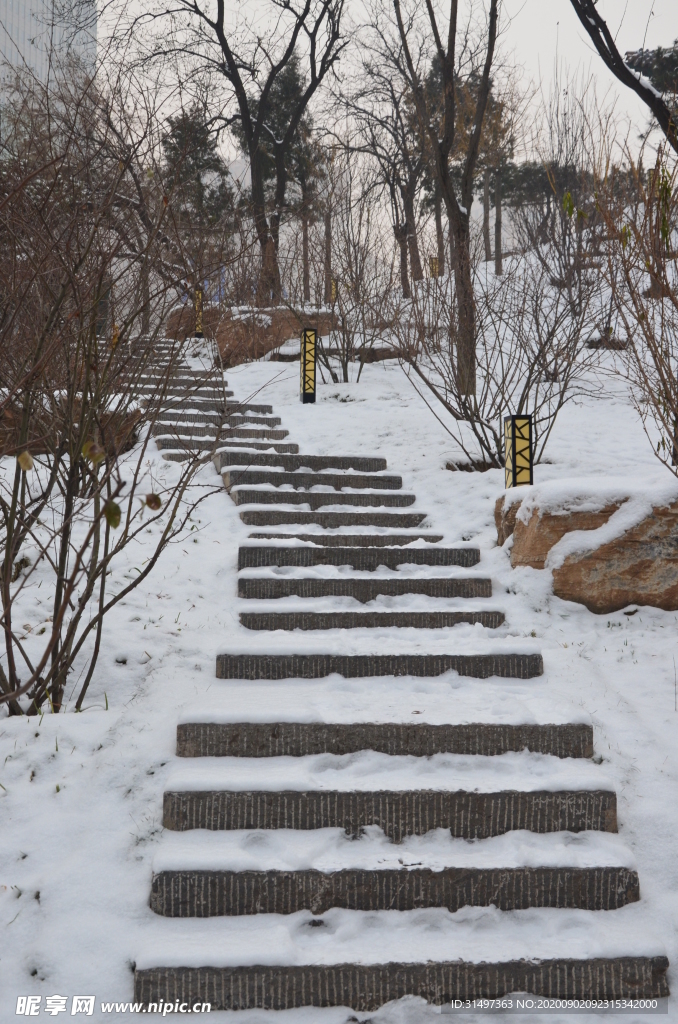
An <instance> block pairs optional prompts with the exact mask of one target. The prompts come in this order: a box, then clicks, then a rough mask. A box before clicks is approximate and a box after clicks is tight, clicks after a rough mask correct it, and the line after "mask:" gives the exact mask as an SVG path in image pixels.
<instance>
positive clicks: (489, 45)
mask: <svg viewBox="0 0 678 1024" xmlns="http://www.w3.org/2000/svg"><path fill="white" fill-rule="evenodd" d="M392 2H393V11H394V13H395V19H396V24H397V30H398V36H399V41H400V46H401V47H402V54H403V59H402V61H398V58H397V52H396V50H395V47H394V48H393V58H394V61H398V64H399V67H400V72H401V74H402V75H403V77H404V78H405V81H406V82H407V86H408V88H409V90H410V93H411V95H412V101H413V103H414V106H415V109H416V112H417V117H418V120H419V128H420V131H421V133H422V135H425V136H426V137H427V139H428V143H429V146H430V151H431V154H432V160H433V166H434V169H435V175H436V178H437V180H438V182H439V185H440V191H441V194H442V199H443V202H444V204H445V209H446V212H447V216H448V219H449V223H450V229H451V233H452V236H453V241H454V261H453V271H454V279H455V294H456V304H457V316H456V318H455V330H456V332H457V333H456V359H455V360H454V372H455V374H456V376H457V379H458V382H459V383H458V387H459V390H460V392H461V393H462V394H465V395H473V394H475V392H476V352H475V346H476V317H475V298H474V292H473V275H472V267H471V242H470V211H471V205H472V203H473V189H474V172H475V168H476V164H477V161H478V154H479V149H480V141H481V136H482V131H483V123H484V118H485V112H486V110H487V104H488V99H489V95H490V86H491V72H492V66H493V61H494V54H495V44H496V40H497V20H498V0H490V7H489V12H488V16H487V24H486V26H485V32H484V45H483V51H484V58H482V57H481V55H480V51H474V52H473V53H470V52H469V51H468V48H466V52H465V57H466V59H467V60H468V61H471V63H472V66H473V67H474V71H475V77H476V88H475V90H474V92H475V104H474V106H475V109H474V116H473V121H472V124H471V128H470V132H469V135H468V139H467V141H466V145H465V151H464V153H463V154H462V155H461V167H460V173H459V174H458V175H455V174H454V173H453V168H452V157H453V154H454V152H455V145H458V143H459V135H460V130H459V129H460V124H459V121H460V118H459V105H458V102H457V94H458V85H459V79H460V68H459V51H458V39H457V32H458V27H459V8H458V4H457V0H450V4H449V8H448V10H447V13H446V15H445V16H441V14H440V12H439V11H438V10H437V9H436V6H435V4H434V2H433V0H426V2H425V14H423V13H422V14H421V15H420V14H419V10H418V9H417V8H414V7H411V8H406V7H405V4H404V0H392ZM445 21H446V22H447V25H446V26H445ZM463 48H464V44H463V41H462V49H463ZM431 60H435V61H436V62H437V66H438V68H439V72H440V78H441V82H442V97H439V96H433V95H432V94H431V90H430V89H427V87H426V76H427V74H428V72H429V69H430V67H431Z"/></svg>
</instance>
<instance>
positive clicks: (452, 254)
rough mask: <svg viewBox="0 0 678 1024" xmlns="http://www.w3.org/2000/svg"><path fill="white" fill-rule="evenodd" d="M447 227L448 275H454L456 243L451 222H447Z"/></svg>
mask: <svg viewBox="0 0 678 1024" xmlns="http://www.w3.org/2000/svg"><path fill="white" fill-rule="evenodd" d="M447 227H448V231H449V235H450V273H454V272H455V269H456V265H457V243H456V239H455V237H454V228H453V227H452V221H451V220H448V222H447Z"/></svg>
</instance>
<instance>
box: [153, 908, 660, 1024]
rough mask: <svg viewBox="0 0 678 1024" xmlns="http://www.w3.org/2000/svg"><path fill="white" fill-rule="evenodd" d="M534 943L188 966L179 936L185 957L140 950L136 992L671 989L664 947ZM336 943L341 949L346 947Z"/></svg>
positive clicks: (300, 995) (222, 1003)
mask: <svg viewBox="0 0 678 1024" xmlns="http://www.w3.org/2000/svg"><path fill="white" fill-rule="evenodd" d="M336 913H341V911H336ZM344 913H347V914H348V913H350V911H344ZM413 913H417V912H416V911H415V912H413ZM418 913H422V912H418ZM498 913H499V911H498ZM528 913H529V912H528ZM534 913H551V911H534ZM552 913H563V911H552ZM570 913H585V912H584V911H570ZM217 920H218V919H217ZM182 924H185V922H182ZM200 924H201V925H202V924H204V922H200ZM318 930H319V931H324V929H318ZM324 937H325V936H324ZM419 937H420V936H419V934H418V933H414V934H412V933H411V934H410V936H409V939H410V942H411V943H417V940H418V939H419ZM210 939H211V941H212V942H214V941H215V938H214V936H211V935H210ZM371 939H372V941H373V942H376V944H377V945H378V946H379V948H380V950H382V951H383V946H382V943H381V934H380V936H379V939H378V940H376V936H375V935H374V933H372V935H371ZM217 941H218V940H217ZM535 945H536V946H537V948H536V949H533V950H531V952H530V953H527V954H526V956H525V958H524V959H522V960H519V959H516V956H517V955H519V954H516V952H515V951H512V952H509V953H508V954H507V958H506V959H505V960H500V961H496V960H494V961H492V960H489V959H488V958H483V959H482V960H481V961H479V962H469V961H468V960H463V959H462V958H461V956H464V955H465V956H468V955H469V954H468V952H467V951H463V952H461V956H460V957H459V958H457V957H454V958H452V959H450V960H448V961H440V960H437V961H435V960H433V959H431V958H430V959H428V960H427V961H425V962H423V963H412V962H411V961H409V960H404V961H400V962H398V961H389V962H385V963H381V964H365V963H359V962H358V963H355V962H350V961H347V960H344V961H342V962H341V963H330V964H319V963H317V961H311V962H310V963H307V964H304V965H294V966H287V965H282V966H275V965H273V966H253V967H244V966H243V967H240V966H235V967H231V966H229V967H205V966H196V967H189V966H185V964H186V957H185V956H184V958H183V959H182V957H181V956H180V955H178V950H179V949H180V948H181V944H180V943H177V944H176V946H175V958H176V959H178V960H179V961H180V964H181V965H180V964H179V963H177V964H176V965H175V966H165V967H150V966H149V967H146V968H144V966H143V965H144V963H149V964H150V963H152V964H162V963H165V964H167V963H168V957H167V955H166V956H165V957H163V955H162V951H161V950H160V949H158V948H157V947H155V948H154V954H153V955H152V956H151V957H150V959H149V958H148V957H146V958H144V959H142V960H141V961H140V960H139V958H137V967H136V970H135V976H134V998H135V1000H136V1001H138V1002H141V1003H146V1004H148V1003H155V1004H156V1005H157V1003H158V1002H159V1001H160V1000H164V1001H165V1002H169V1003H171V1004H172V1005H175V1004H179V1005H180V1004H182V1003H183V1004H185V1005H187V1006H193V1005H194V1004H195V1003H196V1002H198V1003H201V1002H203V1001H204V1002H209V1003H210V1006H211V1009H212V1010H248V1009H267V1010H289V1009H294V1008H298V1007H302V1006H316V1007H327V1006H341V1007H347V1008H349V1009H352V1010H356V1011H358V1012H363V1013H369V1012H373V1011H375V1010H378V1009H379V1008H380V1007H381V1006H383V1005H384V1004H385V1003H388V1002H391V1001H392V1000H396V999H402V998H404V997H405V996H416V997H419V998H421V999H424V1000H425V1001H426V1002H428V1003H433V1004H434V1005H436V1006H440V1005H443V1004H449V1003H451V1002H452V1001H453V1000H463V1001H467V1000H470V999H477V998H479V997H485V998H497V997H500V996H505V995H507V994H510V993H512V992H519V993H525V992H529V993H531V994H532V995H533V996H538V997H539V996H541V997H554V998H555V997H557V998H559V999H574V998H577V999H611V998H616V999H623V998H626V999H653V998H657V997H663V996H667V995H668V994H669V989H668V984H667V981H666V971H667V969H668V960H667V958H666V956H664V955H659V956H655V957H650V956H646V955H642V954H638V955H637V956H623V957H618V958H606V957H599V956H597V957H590V958H589V957H579V958H578V957H577V956H576V955H572V954H571V953H570V951H569V950H565V951H564V953H563V954H562V956H561V957H559V958H553V959H546V958H545V956H546V957H547V956H548V954H546V955H545V953H544V949H543V946H542V945H541V944H540V943H539V942H536V943H535ZM589 945H591V943H590V942H589ZM417 948H418V947H417ZM198 949H199V951H200V952H201V953H202V952H203V950H204V956H205V957H206V959H203V961H202V963H203V964H206V963H210V962H213V961H214V954H213V953H212V954H211V955H210V952H209V951H208V947H207V944H205V945H204V946H202V947H198V946H197V944H194V945H193V946H192V948H191V952H192V954H193V955H196V953H197V952H198ZM268 949H270V946H269V945H268V944H262V954H260V956H259V963H260V964H261V961H262V960H263V959H264V956H265V955H266V954H265V953H263V951H264V950H265V951H268ZM168 952H169V951H168ZM337 952H338V953H339V955H341V950H340V948H339V947H337ZM405 955H407V953H406V954H405ZM438 955H440V954H438ZM481 955H482V954H481ZM269 957H270V953H269V954H268V957H267V958H269Z"/></svg>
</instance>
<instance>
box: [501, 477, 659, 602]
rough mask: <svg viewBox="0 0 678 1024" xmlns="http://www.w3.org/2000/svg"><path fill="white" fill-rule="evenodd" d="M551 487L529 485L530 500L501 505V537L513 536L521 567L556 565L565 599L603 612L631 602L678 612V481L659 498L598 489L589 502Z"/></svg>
mask: <svg viewBox="0 0 678 1024" xmlns="http://www.w3.org/2000/svg"><path fill="white" fill-rule="evenodd" d="M521 490H522V489H521ZM540 490H542V491H543V493H541V494H540ZM549 490H550V489H549V487H548V486H547V487H545V488H542V489H538V488H529V490H528V488H525V496H524V499H523V498H522V495H521V496H519V494H518V493H516V492H507V494H506V495H504V496H502V498H500V499H499V501H498V502H497V504H496V506H495V521H496V523H497V539H498V542H499V543H501V544H503V543H504V542H505V541H506V540H507V539H508V537H509V536H511V535H513V546H512V549H511V565H512V566H513V567H517V566H531V567H532V568H534V569H544V568H546V569H550V570H551V571H552V575H553V592H554V594H556V596H557V597H561V598H563V599H564V600H567V601H576V602H577V603H579V604H583V605H585V606H586V607H587V608H588V609H589V610H590V611H592V612H597V613H599V614H609V613H610V612H615V611H618V610H619V609H620V608H624V607H626V606H627V605H630V604H640V605H650V606H652V607H655V608H663V609H665V610H667V611H675V610H678V498H677V497H676V494H675V491H676V487H675V485H674V486H673V487H670V486H669V487H668V488H667V489H665V492H664V493H657V495H656V499H655V501H652V500H651V497H649V496H648V495H647V494H646V493H643V492H642V491H640V490H639V491H638V492H636V493H629V489H627V493H626V494H625V495H623V494H619V493H616V494H614V493H611V491H610V489H608V492H607V494H602V493H599V494H598V495H596V494H595V489H594V487H592V488H591V491H592V493H590V494H589V495H588V499H587V498H586V497H582V494H577V495H571V496H570V499H569V500H566V499H564V498H562V496H560V500H558V496H556V498H554V494H553V493H549ZM564 490H566V488H565V489H564Z"/></svg>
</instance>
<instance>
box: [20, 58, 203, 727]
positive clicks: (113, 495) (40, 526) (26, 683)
mask: <svg viewBox="0 0 678 1024" xmlns="http://www.w3.org/2000/svg"><path fill="white" fill-rule="evenodd" d="M67 70H68V69H66V72H67ZM66 72H64V75H63V77H58V78H53V79H52V80H51V81H50V87H49V91H48V90H47V89H46V88H45V87H43V86H41V85H40V84H39V83H36V82H32V81H26V80H23V79H19V80H18V81H17V83H16V86H15V89H14V92H13V93H12V94H11V95H9V96H8V95H6V96H5V103H4V106H3V134H2V141H1V143H0V145H1V158H2V169H3V173H2V179H1V182H0V295H2V301H1V302H0V381H1V387H2V391H1V393H0V443H1V451H2V454H3V455H4V456H6V458H5V460H4V461H3V465H2V473H1V474H0V541H1V547H2V563H1V565H0V599H1V600H0V603H1V616H0V626H1V628H2V634H3V646H4V656H3V657H2V658H1V659H0V704H2V703H6V704H8V706H9V710H10V713H12V714H21V713H24V712H28V713H31V714H34V713H37V712H38V711H39V710H41V709H42V708H43V707H44V706H45V705H46V704H48V705H49V706H50V707H51V709H52V710H53V711H54V712H58V711H59V710H61V709H62V708H63V706H64V704H65V702H66V700H67V696H68V695H67V690H66V688H67V682H68V679H69V675H70V673H71V672H72V671H73V670H74V668H75V667H76V666H78V667H79V668H80V670H81V672H82V674H83V675H84V679H82V678H81V681H80V683H79V694H78V697H77V700H76V705H75V706H76V708H80V707H81V706H82V701H83V699H84V697H85V694H86V692H87V688H88V686H89V684H90V681H91V679H92V676H93V673H94V670H95V667H96V663H97V657H98V653H99V650H100V644H101V636H102V630H103V626H104V621H105V619H106V616H107V615H108V614H109V612H110V611H111V609H112V608H113V607H115V605H116V604H118V603H119V602H120V601H121V600H122V599H124V597H125V595H126V594H127V593H129V592H130V590H132V589H134V588H135V587H137V586H139V584H140V583H142V582H143V581H144V580H145V579H146V578H147V577H148V575H149V574H150V573H151V572H152V571H153V568H154V566H155V565H156V563H157V561H158V558H159V557H160V554H161V553H162V551H163V550H164V548H165V547H166V545H167V544H168V543H169V542H170V541H171V540H172V538H174V537H176V536H177V535H178V534H179V533H180V532H181V530H182V529H183V526H184V524H185V523H186V520H187V518H188V516H189V515H190V513H191V511H192V508H194V507H195V503H196V499H194V498H190V499H189V495H188V493H187V488H188V485H189V483H190V481H191V478H192V475H193V472H194V470H195V468H196V461H195V460H192V461H191V460H188V461H187V462H186V463H185V464H184V465H183V466H182V467H181V469H180V470H178V471H176V472H173V473H172V475H171V477H170V478H169V479H168V480H166V481H164V482H163V480H162V479H160V478H159V477H158V475H157V474H155V473H154V472H153V471H152V469H150V468H149V465H148V462H147V458H146V456H147V450H148V449H147V446H148V443H149V439H150V436H151V435H150V428H151V427H152V425H153V422H154V420H155V418H156V417H157V415H158V412H159V409H160V407H161V405H162V403H163V400H164V398H165V396H166V394H167V390H168V385H169V381H170V379H171V376H172V372H173V369H174V366H175V365H176V359H174V358H172V357H170V359H169V361H168V362H167V364H166V365H164V366H158V365H157V360H156V357H155V353H154V340H155V338H157V336H158V332H159V331H160V330H161V327H162V325H163V322H164V319H165V316H166V313H167V311H168V308H169V306H170V305H171V303H172V302H173V301H174V299H175V297H176V294H177V290H176V289H177V288H180V287H181V279H182V278H183V276H184V275H185V267H182V266H181V264H180V261H179V257H178V254H179V246H178V244H177V241H176V239H174V240H173V239H172V237H171V234H169V233H168V231H169V230H170V229H171V222H170V218H169V213H168V211H169V210H170V208H171V202H172V197H171V194H170V195H168V194H167V193H165V192H164V189H163V186H162V183H161V180H160V175H159V174H157V175H156V174H155V173H154V174H152V175H150V176H149V175H148V173H147V172H148V171H149V170H152V169H153V167H154V166H156V167H157V164H155V163H154V158H155V156H156V155H157V146H156V143H157V138H156V136H155V131H154V122H155V118H154V117H152V118H151V119H150V120H146V118H145V115H147V114H150V113H152V111H151V108H150V106H149V105H147V104H140V105H136V106H135V103H134V99H133V97H132V95H131V92H130V88H131V86H130V82H129V81H128V80H127V81H125V80H124V79H123V77H122V76H121V78H120V79H119V80H118V81H117V82H113V83H112V84H111V88H110V89H109V91H108V92H107V93H106V94H105V95H102V93H101V90H100V89H98V88H96V87H95V85H94V83H92V82H91V81H88V80H84V81H83V80H79V79H78V78H77V76H76V77H73V76H71V75H69V74H67V73H66ZM136 98H137V99H139V97H138V96H137V97H136ZM126 103H129V104H130V106H131V108H132V110H133V111H134V113H131V111H130V109H129V108H128V107H127V105H126ZM151 106H152V104H151ZM142 109H143V110H144V116H141V114H140V111H141V110H142ZM142 177H143V178H145V181H146V184H144V186H143V201H144V216H148V217H149V218H150V221H149V224H148V225H147V230H146V234H145V236H144V237H143V239H141V240H139V238H140V236H139V231H138V224H139V218H140V212H139V208H138V202H137V200H138V191H137V181H140V180H141V179H142ZM172 267H173V268H174V273H173V275H171V274H170V268H172ZM146 325H149V328H150V332H149V333H148V334H144V333H143V330H144V329H145V327H146ZM161 475H162V474H161ZM153 523H156V524H157V525H158V526H159V537H158V539H157V540H156V542H155V544H154V545H153V546H152V547H151V548H150V553H149V558H148V560H147V562H146V564H145V565H144V566H143V568H141V570H140V571H139V572H138V573H137V574H136V575H135V576H134V577H133V578H132V579H130V580H129V581H126V582H125V583H124V584H123V585H122V586H121V587H119V588H117V589H116V592H115V593H111V587H110V580H109V576H110V574H111V572H112V571H113V569H114V568H115V567H116V565H117V564H118V562H119V559H120V556H121V554H122V552H123V551H124V550H125V548H126V547H127V546H128V545H130V544H132V543H134V542H135V539H136V538H137V537H138V536H139V535H140V534H141V532H142V531H144V530H147V529H148V528H149V526H150V525H151V524H153ZM44 584H46V586H44V589H41V587H42V586H43V585H44ZM39 590H40V594H38V591H39ZM40 605H44V606H45V608H44V611H47V610H48V608H49V611H50V613H51V614H49V615H48V616H46V615H44V612H42V613H41V614H43V615H44V626H43V628H42V629H37V630H35V631H33V630H32V629H28V628H27V627H23V628H19V627H18V625H17V622H22V621H25V619H26V618H27V616H26V615H25V614H24V613H23V612H24V609H25V608H26V607H30V608H31V617H32V616H33V614H34V613H35V610H36V608H38V607H39V606H40ZM41 637H44V639H40V638H41Z"/></svg>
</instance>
